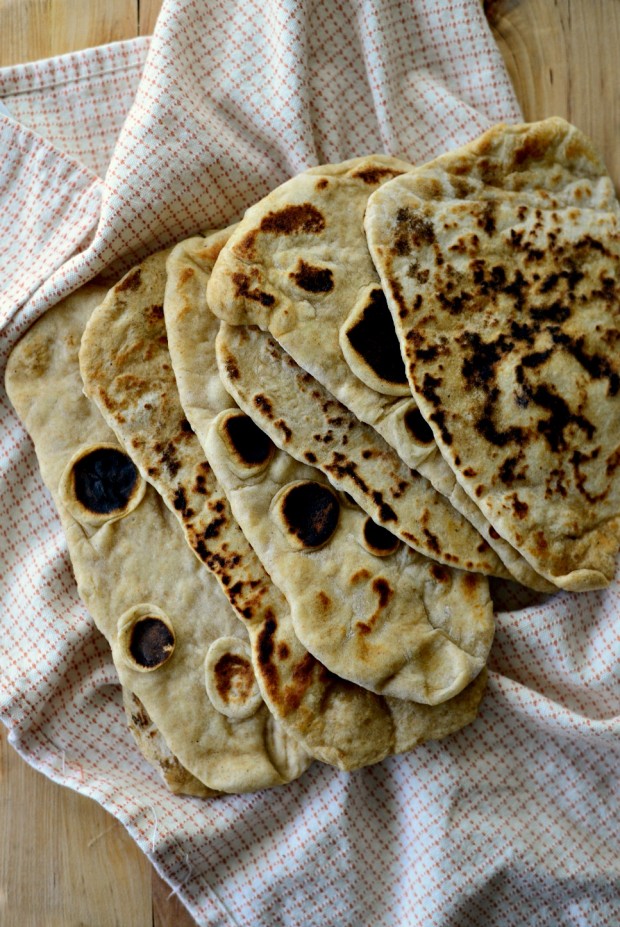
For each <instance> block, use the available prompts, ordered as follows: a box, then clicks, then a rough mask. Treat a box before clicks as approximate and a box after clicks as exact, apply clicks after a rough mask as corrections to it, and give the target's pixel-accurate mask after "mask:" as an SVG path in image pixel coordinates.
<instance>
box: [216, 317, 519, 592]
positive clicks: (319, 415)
mask: <svg viewBox="0 0 620 927" xmlns="http://www.w3.org/2000/svg"><path fill="white" fill-rule="evenodd" d="M216 350H217V358H218V367H219V372H220V377H221V379H222V382H223V384H224V386H225V387H226V389H227V390H228V392H229V393H230V395H231V396H232V397H233V398H234V399H235V401H236V402H237V404H238V405H239V406H240V407H241V408H242V409H243V410H244V412H246V414H247V415H249V416H250V417H251V418H252V419H253V420H254V421H255V422H256V424H257V425H258V426H259V428H260V429H261V430H262V431H264V432H265V433H266V434H268V435H269V437H270V438H271V440H272V441H273V442H274V443H275V444H276V445H277V446H278V447H279V448H281V449H282V450H284V451H286V452H287V453H288V454H290V455H291V456H292V457H295V458H296V459H297V460H298V461H300V462H301V463H306V464H311V465H312V466H313V467H317V468H318V469H319V470H321V472H322V473H324V474H325V475H326V476H327V478H328V479H329V481H330V482H331V483H332V485H333V486H334V487H335V488H336V489H338V490H340V491H341V492H346V493H349V495H350V496H351V497H352V498H353V499H354V500H355V501H356V502H357V503H358V505H359V506H360V507H361V508H362V509H363V510H364V511H365V512H366V513H367V514H368V515H370V517H371V518H372V519H374V521H375V522H376V523H377V524H378V525H380V526H382V527H383V528H385V529H386V530H387V531H389V532H390V533H391V534H393V535H396V537H398V538H400V540H401V541H404V543H405V544H407V545H409V546H410V547H412V548H413V549H414V550H417V551H418V552H419V553H422V554H424V555H425V556H427V557H430V558H431V559H432V560H436V561H437V562H439V563H444V564H446V565H447V566H455V565H456V566H460V567H461V568H462V569H465V570H469V571H471V572H477V573H484V574H492V575H494V576H502V577H503V578H505V579H508V578H510V573H509V572H508V570H507V569H506V568H505V567H503V565H502V564H501V562H500V561H499V560H498V558H497V557H496V555H495V554H494V553H493V552H492V551H491V549H490V547H489V545H488V544H487V543H486V542H485V541H484V539H483V538H481V537H480V535H479V534H478V533H477V532H476V531H475V530H474V529H473V528H472V526H471V525H470V524H469V522H468V521H466V519H464V518H463V517H461V516H460V515H459V514H458V513H457V512H455V510H454V508H453V507H452V506H451V505H450V503H449V502H448V500H447V499H446V498H445V497H444V496H442V495H441V494H440V493H438V492H436V491H435V490H434V489H433V487H432V486H431V485H430V483H429V482H428V480H426V479H424V477H422V476H420V474H419V473H417V472H416V471H413V470H411V469H410V468H409V467H407V465H406V464H405V463H404V462H403V461H402V460H401V458H400V457H399V456H398V454H397V453H396V452H395V451H394V449H393V448H391V447H390V446H389V444H387V442H385V441H384V440H383V439H382V438H381V436H380V435H379V434H378V432H376V431H375V430H374V428H371V427H370V426H369V425H365V424H364V423H363V422H360V421H359V420H358V419H357V418H356V417H355V416H354V415H353V413H352V412H350V411H349V409H347V408H346V406H343V405H342V403H340V402H338V400H337V399H334V398H333V396H331V394H330V393H328V391H327V390H326V389H325V387H324V386H322V385H321V384H320V383H319V382H318V381H317V380H315V379H314V377H312V376H311V375H310V374H309V373H307V372H306V371H305V370H303V369H302V368H301V367H299V365H298V364H296V363H295V361H294V360H293V359H292V358H291V357H290V356H289V355H288V354H286V352H285V351H283V349H282V348H281V346H280V345H279V344H278V343H277V341H275V339H274V338H272V337H271V336H270V335H268V334H267V333H265V332H261V331H260V329H258V328H256V327H255V326H248V325H237V326H233V325H228V324H226V323H225V322H222V324H221V325H220V330H219V334H218V337H217V341H216Z"/></svg>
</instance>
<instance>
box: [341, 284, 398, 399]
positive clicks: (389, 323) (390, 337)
mask: <svg viewBox="0 0 620 927" xmlns="http://www.w3.org/2000/svg"><path fill="white" fill-rule="evenodd" d="M345 337H346V338H347V340H348V341H349V344H350V346H351V347H352V349H353V351H354V352H355V353H356V354H357V355H358V356H359V358H360V359H361V361H362V362H363V363H364V364H367V365H368V367H370V369H371V370H372V372H373V373H374V374H375V376H377V377H378V378H379V380H381V381H383V382H385V383H387V384H388V385H398V386H407V372H406V370H405V365H404V363H403V359H402V355H401V352H400V345H399V343H398V337H397V335H396V331H395V329H394V322H393V320H392V315H391V313H390V310H389V308H388V305H387V302H386V299H385V295H384V293H383V290H382V289H381V287H374V288H373V289H372V290H371V291H370V293H369V294H368V296H367V300H366V303H365V305H364V306H363V307H362V308H361V309H359V310H357V312H356V313H355V315H354V317H353V319H352V320H351V321H350V323H349V324H348V326H347V328H346V330H345Z"/></svg>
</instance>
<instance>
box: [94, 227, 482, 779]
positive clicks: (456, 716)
mask: <svg viewBox="0 0 620 927" xmlns="http://www.w3.org/2000/svg"><path fill="white" fill-rule="evenodd" d="M225 238H226V233H221V234H220V235H219V236H218V235H215V236H213V237H212V238H209V239H207V240H206V241H202V244H199V242H198V241H196V240H192V241H191V242H189V243H185V244H181V245H179V246H177V248H175V250H174V251H173V253H172V254H171V255H170V258H169V270H170V279H169V285H168V287H167V289H166V299H165V311H166V318H167V322H168V324H169V335H170V344H171V348H173V350H174V360H175V368H176V373H177V376H178V378H179V384H180V385H181V388H182V389H183V388H184V387H185V389H186V394H185V399H186V400H187V401H186V403H185V412H184V411H183V408H182V407H181V404H180V401H179V396H178V391H177V386H176V382H175V378H174V373H173V371H172V369H171V366H170V355H169V354H168V351H167V345H166V341H167V339H166V329H165V326H164V324H163V320H162V319H161V316H160V313H158V312H157V313H155V312H152V311H150V307H151V306H152V305H153V304H154V303H155V304H156V305H159V304H160V301H161V300H162V298H163V295H164V268H163V260H164V259H165V255H155V256H153V258H151V259H149V260H148V261H146V262H144V263H143V264H142V265H141V266H140V268H138V269H136V270H134V271H132V272H130V273H129V274H128V275H127V276H126V277H125V278H124V279H123V280H122V281H120V283H119V284H118V285H117V287H115V288H114V289H113V290H112V291H111V293H110V294H109V296H108V298H107V299H106V302H105V303H104V304H103V305H102V307H101V308H100V310H99V312H98V318H97V319H95V318H93V320H92V323H91V325H92V327H91V328H90V331H89V332H88V333H87V335H88V336H85V338H84V339H83V345H82V368H83V374H84V377H85V380H86V382H87V383H88V384H89V385H88V387H87V388H88V389H89V391H90V392H92V394H93V395H96V396H97V397H98V402H99V403H100V404H101V407H102V409H104V410H105V413H106V415H107V417H108V420H109V421H110V423H111V424H113V426H114V428H115V429H117V430H118V431H119V432H122V434H123V437H124V440H125V442H126V445H127V447H129V448H131V453H132V456H133V457H134V459H135V460H136V461H137V463H138V466H139V467H140V469H141V470H142V471H143V472H144V473H145V474H147V476H148V478H149V479H150V480H151V481H152V482H154V483H155V485H157V487H158V489H159V490H160V492H161V493H162V495H163V497H164V498H165V500H166V501H167V504H168V505H169V507H170V508H171V509H172V510H174V511H175V513H176V514H177V517H178V518H179V520H180V521H181V523H182V524H183V526H184V529H185V532H186V537H187V538H188V540H189V542H190V544H191V546H192V548H193V549H194V551H195V553H196V554H197V555H198V556H199V557H200V558H201V559H202V560H203V562H204V563H205V564H206V565H207V566H208V568H209V569H210V570H212V571H213V572H214V574H215V575H216V576H217V577H218V578H219V580H220V583H221V584H222V588H223V590H224V592H225V594H226V595H227V596H228V598H229V599H230V601H231V603H232V605H233V607H234V608H235V610H236V612H237V614H238V616H239V618H240V619H241V620H242V621H243V623H244V624H245V626H246V628H247V630H248V633H249V634H250V638H251V641H252V652H253V659H254V665H255V669H256V674H257V678H258V681H259V685H260V687H261V691H262V693H263V696H264V698H265V700H266V701H267V704H268V705H269V707H270V709H271V710H272V712H273V713H274V715H276V717H278V718H279V719H280V720H281V721H282V723H283V724H284V725H285V726H286V728H287V730H289V731H292V732H294V734H295V736H297V737H298V738H299V739H300V741H301V742H302V743H303V744H304V746H305V747H306V748H307V749H308V750H309V751H310V752H312V754H313V755H314V756H316V757H317V758H318V759H321V760H323V761H325V762H327V763H331V764H333V765H335V766H338V767H339V768H341V769H353V768H356V767H358V766H362V765H367V764H369V763H376V762H378V761H380V760H381V759H383V758H384V757H386V756H387V755H389V754H390V753H401V752H404V751H405V750H409V749H411V748H412V747H414V746H415V745H416V744H418V743H421V742H422V741H424V740H428V739H430V738H435V739H437V738H439V737H443V736H445V735H446V734H448V733H450V732H452V731H455V730H458V729H459V728H460V727H463V725H465V724H467V723H469V722H470V721H472V720H473V718H474V717H475V714H476V711H477V707H478V704H479V702H480V699H481V697H482V693H483V691H484V684H485V673H484V672H483V673H481V674H480V676H479V677H477V679H476V680H475V681H474V682H473V683H472V685H470V686H469V687H468V688H467V689H466V690H465V691H463V692H462V693H461V694H459V695H458V696H457V697H456V698H454V699H452V700H450V701H448V702H445V703H443V704H442V705H440V706H436V707H432V708H431V707H429V706H421V705H414V704H413V703H405V702H400V701H398V700H396V699H389V698H383V697H381V696H377V695H374V694H373V693H371V692H368V691H366V690H364V689H361V688H360V687H358V686H355V685H353V684H351V683H348V682H345V681H343V680H341V679H338V678H337V677H335V676H334V675H333V674H331V673H329V672H328V671H327V670H326V669H325V667H324V666H322V665H321V664H320V663H319V662H318V661H317V660H315V659H314V658H313V657H312V656H311V655H310V654H309V653H308V651H307V650H306V649H305V648H304V647H303V646H302V645H301V644H300V642H299V640H298V639H297V637H296V636H295V634H294V631H293V626H292V622H291V616H290V609H289V607H288V603H287V602H286V600H285V598H284V596H283V595H282V593H281V592H280V591H279V590H278V589H277V588H276V587H275V586H274V585H273V583H272V582H271V580H270V579H269V577H268V575H267V573H266V572H265V570H264V568H263V566H262V564H261V563H260V561H259V560H258V558H257V557H256V554H255V553H254V551H253V550H252V548H251V547H250V545H249V543H248V541H247V540H246V538H245V536H244V535H243V534H242V532H241V531H240V529H239V527H238V525H237V524H236V522H235V521H234V519H233V517H232V514H231V512H230V507H229V504H228V501H227V499H226V496H225V495H224V493H223V491H222V490H221V488H220V487H219V485H218V484H217V483H216V481H215V478H214V476H213V474H212V472H211V470H210V468H209V467H208V465H207V464H206V461H205V460H204V453H203V451H202V448H201V447H200V444H199V442H198V440H197V438H196V436H195V435H194V434H193V432H192V431H191V429H190V428H188V426H187V421H186V419H185V418H184V415H185V413H187V415H188V416H189V418H190V420H191V423H192V425H193V427H194V428H196V429H198V428H199V427H200V426H201V424H204V423H205V421H207V422H208V421H210V420H211V418H212V417H213V415H214V414H217V412H219V411H220V410H221V409H222V408H226V407H227V406H228V405H229V404H230V399H229V398H228V396H227V395H226V394H225V393H224V391H223V388H222V386H221V383H220V381H219V377H218V376H217V371H216V368H215V360H214V353H213V348H212V347H211V350H210V356H211V357H212V358H213V360H212V362H211V368H212V371H211V372H212V375H208V372H207V371H206V370H205V368H204V365H203V360H204V357H205V353H206V354H207V360H208V356H209V351H208V346H209V345H210V344H211V345H212V344H213V342H214V339H215V334H216V331H217V325H218V323H217V320H215V319H214V318H213V316H212V315H210V314H209V313H207V312H205V311H204V310H203V307H204V290H205V286H206V281H207V279H208V273H209V271H210V268H211V267H212V266H213V263H214V261H215V259H216V257H217V254H218V252H219V248H220V247H221V244H222V242H223V241H224V240H225ZM186 247H189V251H190V253H189V255H187V254H186ZM198 259H199V263H197V260H198ZM128 282H129V283H130V284H131V286H132V287H133V289H131V299H129V298H128V297H127V296H126V294H127V291H128V289H129V287H128V286H127V284H128ZM204 308H206V307H204ZM120 345H123V346H124V348H123V351H122V352H119V346H120ZM205 349H207V351H206V352H205ZM117 359H118V362H117ZM128 384H130V385H131V387H132V391H131V392H129V391H127V385H128ZM145 391H148V395H146V396H145ZM213 410H214V411H213Z"/></svg>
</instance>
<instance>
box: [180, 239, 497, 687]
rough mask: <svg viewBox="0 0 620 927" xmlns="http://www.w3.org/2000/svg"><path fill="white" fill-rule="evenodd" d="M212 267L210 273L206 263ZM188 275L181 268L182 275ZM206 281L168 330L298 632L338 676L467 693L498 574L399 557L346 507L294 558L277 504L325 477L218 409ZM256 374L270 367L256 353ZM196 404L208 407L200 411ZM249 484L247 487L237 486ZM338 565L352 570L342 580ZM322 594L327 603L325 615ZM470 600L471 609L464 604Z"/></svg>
mask: <svg viewBox="0 0 620 927" xmlns="http://www.w3.org/2000/svg"><path fill="white" fill-rule="evenodd" d="M192 247H193V250H192ZM183 254H184V255H185V260H186V262H187V261H189V266H191V267H193V269H194V273H195V274H198V267H199V265H200V259H201V252H200V243H196V244H194V243H193V242H187V243H185V245H184V247H183ZM202 267H203V275H206V274H208V269H207V268H205V262H204V259H203V261H202ZM207 267H208V265H207ZM183 273H184V271H183V270H181V271H180V272H178V273H177V274H176V275H175V276H176V279H177V280H179V279H180V278H181V277H182V275H183ZM201 285H202V281H201V282H200V283H199V284H198V286H197V290H196V294H195V299H194V302H193V305H194V307H196V304H197V305H198V308H194V311H193V313H192V300H191V299H188V300H186V303H185V305H184V307H183V310H182V311H180V312H179V313H178V314H177V316H176V318H174V319H173V318H172V313H171V311H170V309H169V308H168V299H166V307H167V308H166V318H167V331H168V338H169V343H170V346H171V351H172V356H173V360H174V367H175V370H176V373H177V379H178V382H179V384H180V387H181V389H182V391H183V398H184V400H185V409H186V411H187V412H188V414H191V415H192V420H193V422H194V424H195V427H196V429H197V432H198V436H199V438H200V439H201V441H202V442H203V446H204V447H205V450H206V451H207V457H208V459H209V461H210V463H211V464H212V466H214V468H215V470H216V475H218V476H219V478H220V482H222V485H223V486H224V488H225V490H226V492H227V495H228V497H229V500H230V502H231V506H232V509H233V514H234V515H235V517H236V519H237V520H238V521H239V523H240V525H241V528H242V530H243V531H244V534H245V535H246V537H248V539H249V540H250V543H251V544H252V546H253V547H254V549H255V550H256V552H257V554H258V555H259V558H260V559H261V560H262V561H263V564H264V565H265V567H266V568H267V572H268V573H269V575H270V576H271V577H272V579H274V580H275V581H276V585H278V586H279V587H280V588H281V589H282V590H283V591H284V592H285V595H286V597H287V599H288V602H289V605H290V607H291V612H292V620H293V626H294V629H295V633H296V635H297V637H298V638H299V639H300V640H301V642H302V643H303V644H304V645H305V646H306V647H308V650H309V651H310V652H311V653H313V654H314V656H316V657H317V658H318V659H320V660H321V662H323V663H324V664H325V665H326V666H327V667H328V668H329V669H330V670H332V671H333V672H334V673H336V674H338V675H340V676H342V677H344V678H347V679H350V680H351V681H354V682H357V683H359V684H361V685H363V686H364V687H366V688H369V689H371V690H373V691H378V692H381V691H382V692H384V693H386V694H390V695H393V696H395V697H397V698H409V699H414V700H416V701H420V702H428V703H431V704H433V703H437V702H440V701H442V700H445V699H446V698H447V697H449V696H451V695H453V694H455V693H456V692H458V691H459V690H460V689H462V688H463V687H464V685H465V684H466V683H467V682H468V681H469V680H470V679H471V678H472V677H474V676H475V675H477V673H478V672H480V669H481V667H482V666H483V664H484V662H485V660H486V656H487V654H488V649H489V647H490V643H491V639H492V635H493V617H492V610H491V607H490V601H489V597H488V587H487V584H486V582H485V581H484V580H483V579H482V577H473V576H472V577H465V576H464V575H463V574H462V573H460V571H452V570H444V569H442V568H437V569H435V567H437V564H434V565H433V564H431V563H430V561H428V560H427V559H426V558H423V557H418V556H416V555H415V554H414V553H413V551H411V550H410V549H409V548H402V549H401V550H393V551H392V552H391V555H390V550H388V549H386V547H385V546H383V547H382V549H381V550H380V551H378V550H377V547H376V545H377V544H383V545H384V544H385V540H386V536H387V541H388V544H389V546H390V548H393V547H394V546H396V547H399V544H398V541H397V539H396V538H394V536H393V535H388V533H387V532H386V531H384V530H382V529H381V528H380V527H379V526H376V525H374V523H372V522H371V520H370V519H368V518H366V517H365V516H364V515H363V514H362V512H361V511H359V510H358V509H357V507H353V508H352V509H351V508H350V507H345V508H344V509H343V511H342V512H341V513H340V518H339V528H341V529H342V530H340V531H339V533H338V537H337V538H336V537H334V538H332V544H331V546H330V547H329V549H327V548H324V549H323V550H317V551H315V552H314V553H313V554H312V555H307V554H306V553H305V552H304V547H303V544H302V545H301V546H300V547H298V548H297V550H296V551H295V552H294V553H293V555H292V559H287V558H289V555H290V554H291V548H290V546H289V540H290V536H289V537H288V538H284V537H283V536H281V535H280V534H279V533H278V532H274V523H273V522H272V520H271V519H270V517H269V509H270V503H271V501H272V499H273V497H274V496H275V495H276V493H277V492H278V490H279V489H280V488H281V487H283V486H284V485H286V484H287V483H291V482H294V481H295V480H306V479H310V480H311V481H313V482H316V480H317V479H319V478H320V477H319V475H318V474H317V473H316V472H313V471H312V470H311V468H309V467H307V466H306V467H304V466H303V465H300V464H299V463H298V462H297V461H295V460H294V459H293V458H291V457H289V455H287V454H286V453H284V452H280V453H277V452H275V448H273V447H272V446H271V442H270V441H269V440H268V439H267V438H266V436H264V434H263V433H261V432H258V430H257V429H252V428H251V429H250V431H249V433H248V432H247V424H248V423H247V421H246V416H243V415H240V414H239V413H238V412H237V410H235V409H234V404H233V403H231V402H230V401H229V402H228V403H227V404H225V398H226V397H224V396H221V395H218V406H219V408H221V409H222V412H221V413H220V414H219V416H217V410H215V409H214V408H213V405H212V402H211V401H210V400H209V396H210V395H213V393H214V392H215V389H217V388H218V387H217V386H216V387H215V388H211V387H210V384H211V383H213V382H215V383H216V384H217V382H218V379H219V378H218V371H217V367H216V359H215V349H214V342H215V335H216V332H217V321H216V320H215V319H214V318H213V317H212V316H211V317H209V310H208V307H206V306H202V307H201V306H200V299H201V295H200V293H201V291H200V286H201ZM181 326H184V327H183V329H182V331H181V330H180V328H181ZM198 346H199V347H198ZM177 347H178V349H179V357H177V353H176V349H177ZM252 370H253V372H254V373H255V374H258V373H259V368H258V366H257V363H256V359H255V361H254V363H253V366H252ZM186 371H187V373H186ZM197 371H200V377H199V378H196V374H197ZM231 407H233V408H232V412H231V411H230V410H231ZM196 408H198V409H199V411H198V412H197V413H194V411H193V410H194V409H196ZM190 410H191V412H190ZM216 417H218V418H219V419H220V420H221V419H222V418H224V419H226V420H228V419H230V428H225V429H224V431H223V434H224V442H223V443H224V444H228V445H229V447H230V444H231V443H232V445H233V447H232V454H231V453H227V450H224V451H223V454H222V453H221V451H222V446H223V445H222V442H218V441H217V440H216V441H215V443H212V435H213V433H215V434H216V435H217V432H218V429H217V427H216V428H215V430H214V429H213V428H211V427H210V426H211V423H212V422H213V421H214V419H215V418H216ZM250 424H251V423H250ZM244 454H245V455H246V457H247V459H244V456H243V455H244ZM222 458H223V460H222ZM239 488H241V490H242V491H241V492H237V490H238V489H239ZM329 495H330V496H332V495H333V494H332V493H330V494H329ZM241 496H243V499H241ZM345 523H346V524H348V526H349V527H348V528H347V529H345V528H344V525H345ZM278 541H280V542H281V543H280V545H279V547H278V552H277V553H276V552H275V549H274V547H273V545H277V544H278ZM360 544H362V545H364V544H365V545H366V546H365V547H363V546H362V547H360ZM373 544H374V546H373ZM370 549H372V551H373V552H372V553H370V552H369V551H370ZM274 553H275V559H276V560H277V561H278V563H277V564H276V563H275V561H274V559H273V554H274ZM278 554H279V556H278ZM378 555H379V556H378ZM388 560H389V563H388ZM335 564H338V566H339V568H340V569H341V571H342V575H341V576H340V577H338V579H336V572H337V571H336V566H335ZM345 574H346V578H345ZM352 574H355V575H356V577H357V581H356V588H355V591H353V590H352V588H351V586H350V584H349V579H350V577H351V575H352ZM437 577H440V578H441V579H439V580H438V579H437ZM390 584H391V585H390ZM422 586H424V587H425V601H424V603H422V596H421V595H420V589H421V588H422ZM377 590H381V595H380V596H379V599H380V600H381V602H382V598H383V596H384V595H385V596H386V597H387V598H388V599H389V601H386V602H382V604H381V605H380V607H378V606H377V596H378V592H377ZM330 593H331V595H330ZM317 599H318V600H319V601H320V602H321V603H322V607H321V609H320V611H319V609H318V608H317ZM328 600H329V602H328ZM351 600H354V601H355V602H356V603H357V606H358V614H357V618H358V619H359V625H357V624H355V623H354V622H353V619H352V616H351V612H350V608H349V605H350V601H351ZM457 600H458V606H457ZM465 602H467V604H468V608H467V607H466V608H463V607H462V606H463V604H464V603H465ZM425 608H428V612H429V613H430V614H431V616H432V617H431V620H432V621H434V622H435V623H437V624H438V626H440V627H441V628H442V629H445V630H446V631H447V633H444V631H443V630H442V631H438V630H437V629H435V628H433V627H431V626H430V625H428V623H427V622H426V610H425ZM319 615H320V620H319V621H317V617H319ZM457 615H458V617H457ZM365 619H368V621H367V622H365ZM459 621H460V622H462V623H460V624H459ZM451 622H452V624H451ZM343 625H344V626H345V627H346V628H347V633H346V634H343V630H342V629H343ZM457 625H458V627H457ZM362 626H363V627H362ZM450 636H452V638H453V640H451V639H450ZM453 641H456V642H457V643H456V644H455V643H454V642H453ZM461 646H462V647H463V649H462V650H461V649H460V648H461ZM465 651H467V653H466V652H465ZM414 664H415V665H414Z"/></svg>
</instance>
